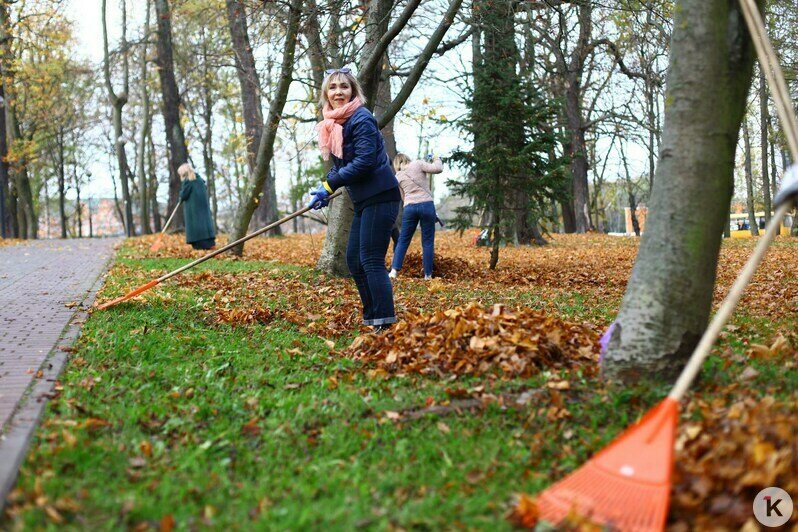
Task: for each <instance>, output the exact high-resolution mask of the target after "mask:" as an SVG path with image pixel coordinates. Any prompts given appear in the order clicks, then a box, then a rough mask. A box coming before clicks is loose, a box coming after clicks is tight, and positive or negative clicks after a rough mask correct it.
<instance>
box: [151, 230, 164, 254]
mask: <svg viewBox="0 0 798 532" xmlns="http://www.w3.org/2000/svg"><path fill="white" fill-rule="evenodd" d="M162 245H163V233H158V236H157V237H156V238H155V242H153V243H152V245H151V246H150V251H152V252H153V253H155V252H156V251H158V250H159V249H161V246H162Z"/></svg>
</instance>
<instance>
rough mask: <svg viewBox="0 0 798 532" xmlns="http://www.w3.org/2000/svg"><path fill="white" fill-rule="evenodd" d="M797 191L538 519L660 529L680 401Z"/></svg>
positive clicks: (792, 187) (749, 13) (788, 118)
mask: <svg viewBox="0 0 798 532" xmlns="http://www.w3.org/2000/svg"><path fill="white" fill-rule="evenodd" d="M740 5H741V7H742V11H743V16H744V18H745V21H746V23H747V25H748V30H749V32H750V34H751V37H752V40H753V42H754V46H755V48H756V51H757V54H758V56H759V62H760V64H761V65H762V69H763V70H764V71H765V73H766V76H767V78H768V84H769V86H770V89H771V92H772V93H773V96H774V99H775V100H776V102H777V105H776V107H777V110H778V111H779V118H780V119H781V123H782V124H784V132H785V135H786V137H787V140H788V144H789V145H790V151H791V152H792V157H793V160H794V161H795V160H798V124H796V119H795V114H794V112H792V104H791V103H790V101H789V99H788V97H787V95H788V94H789V93H788V92H787V90H786V84H785V82H784V75H783V74H782V72H781V67H780V66H779V64H778V59H777V58H776V55H775V53H774V52H773V49H772V46H771V45H770V41H769V39H768V37H767V34H766V33H765V26H764V22H763V21H762V18H761V16H760V14H759V11H758V9H757V6H756V4H755V3H754V1H753V0H740ZM790 175H794V174H790ZM796 188H797V187H796V183H795V182H790V181H789V180H788V179H784V182H783V183H782V189H781V192H780V193H779V194H778V196H783V198H782V199H781V201H782V203H781V204H780V205H779V206H778V208H777V209H776V213H775V215H774V216H773V218H772V219H771V220H770V222H769V224H768V227H767V230H766V232H765V235H764V236H763V237H762V239H761V240H760V241H759V242H758V244H757V246H756V248H755V249H754V252H753V254H752V255H751V257H750V258H749V259H748V262H747V263H746V265H745V268H743V271H742V272H740V275H739V276H738V277H737V280H736V281H735V282H734V285H733V286H732V287H731V290H729V293H728V295H727V296H726V299H724V300H723V304H722V305H721V306H720V308H719V309H718V312H717V314H716V315H715V317H714V318H713V319H712V322H711V323H710V324H709V327H707V330H706V331H705V332H704V335H703V336H702V337H701V341H700V342H699V343H698V346H696V348H695V351H693V354H692V355H691V357H690V360H689V361H688V362H687V365H686V366H685V368H684V370H682V373H681V375H679V379H678V380H677V381H676V384H675V385H674V386H673V389H672V390H671V392H670V393H669V394H668V397H666V398H665V399H664V400H663V401H662V402H660V403H659V404H658V405H657V406H655V407H654V408H652V409H651V410H649V412H648V413H647V414H646V415H645V416H643V418H642V419H641V420H640V421H639V422H638V423H637V424H636V425H633V426H632V427H630V428H629V429H627V430H626V431H624V432H623V433H622V434H621V435H620V436H619V437H618V438H616V439H615V440H614V441H613V442H612V443H610V445H609V446H607V447H606V448H604V449H603V450H602V451H600V452H599V453H598V454H597V455H596V456H594V457H593V458H591V459H590V460H589V461H588V462H587V463H586V464H585V465H583V466H582V467H581V468H580V469H577V470H576V471H574V472H573V473H571V474H570V475H569V476H567V477H565V478H564V479H563V480H561V481H559V482H557V483H556V484H554V485H553V486H551V487H549V488H548V489H546V490H545V491H543V492H542V493H540V494H539V495H538V500H537V502H538V510H539V512H540V514H539V515H540V518H541V519H544V520H546V521H550V522H553V523H559V522H561V521H562V520H563V519H565V518H566V517H568V516H569V515H572V514H575V515H579V516H583V517H586V518H588V519H590V520H592V521H594V522H596V523H599V524H603V525H610V526H611V527H613V528H617V529H618V530H624V531H626V530H633V531H649V530H663V529H664V528H665V522H666V519H667V517H668V506H669V502H670V492H671V471H672V469H673V444H674V436H675V432H676V424H677V422H678V419H679V401H680V400H681V399H682V397H683V396H684V394H685V393H686V392H687V388H688V387H689V386H690V384H691V383H692V382H693V380H694V379H695V377H696V375H698V372H699V371H700V369H701V365H702V364H703V362H704V360H705V359H706V357H707V356H708V355H709V352H710V349H711V348H712V344H714V343H715V340H717V338H718V336H719V335H720V332H721V329H722V328H723V326H724V325H725V324H726V322H727V321H728V320H729V318H730V317H731V314H732V312H734V309H735V307H736V306H737V303H738V302H739V301H740V298H741V297H742V293H743V290H744V289H745V287H746V286H747V285H748V282H749V281H750V280H751V277H753V275H754V272H755V271H756V268H757V266H758V265H759V263H760V262H761V261H762V259H763V258H764V256H765V252H766V251H767V249H768V247H769V246H770V243H771V242H772V241H773V239H774V238H775V237H776V235H777V234H779V230H780V226H781V220H782V218H783V217H784V215H785V214H787V211H788V210H789V209H791V208H792V207H793V206H794V205H795V203H796ZM778 196H777V197H778Z"/></svg>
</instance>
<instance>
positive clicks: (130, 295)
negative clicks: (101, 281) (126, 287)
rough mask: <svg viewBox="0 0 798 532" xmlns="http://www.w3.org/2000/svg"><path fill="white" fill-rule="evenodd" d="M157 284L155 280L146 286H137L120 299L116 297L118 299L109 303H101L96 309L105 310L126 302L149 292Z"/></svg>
mask: <svg viewBox="0 0 798 532" xmlns="http://www.w3.org/2000/svg"><path fill="white" fill-rule="evenodd" d="M158 282H159V281H158V280H157V279H155V280H153V281H150V282H149V283H147V284H143V285H141V286H139V287H138V288H136V289H135V290H131V291H130V292H128V293H127V294H125V295H123V296H122V297H118V298H116V299H113V300H111V301H107V302H105V303H103V304H102V305H98V306H97V308H98V309H99V310H105V309H107V308H108V307H113V306H114V305H118V304H119V303H122V302H123V301H127V300H128V299H132V298H134V297H136V296H137V295H139V294H140V293H142V292H145V291H147V290H149V289H150V288H152V287H153V286H155V285H157V284H158Z"/></svg>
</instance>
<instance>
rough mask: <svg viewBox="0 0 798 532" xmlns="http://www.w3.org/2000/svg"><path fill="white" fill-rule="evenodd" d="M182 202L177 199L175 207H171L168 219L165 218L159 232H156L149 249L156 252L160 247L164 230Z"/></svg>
mask: <svg viewBox="0 0 798 532" xmlns="http://www.w3.org/2000/svg"><path fill="white" fill-rule="evenodd" d="M182 203H183V200H180V201H178V202H177V205H175V208H174V209H172V214H170V215H169V219H168V220H166V225H164V226H163V229H161V232H160V233H158V236H157V237H156V238H155V242H153V243H152V245H151V246H150V251H152V252H156V251H158V250H159V249H161V244H162V242H163V235H165V234H166V230H167V229H169V224H170V223H172V218H174V217H175V214H177V209H178V208H179V207H180V205H181V204H182Z"/></svg>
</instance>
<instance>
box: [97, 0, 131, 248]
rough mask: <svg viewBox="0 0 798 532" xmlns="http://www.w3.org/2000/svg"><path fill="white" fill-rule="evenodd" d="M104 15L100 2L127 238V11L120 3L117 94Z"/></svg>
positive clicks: (129, 200) (104, 57) (128, 209)
mask: <svg viewBox="0 0 798 532" xmlns="http://www.w3.org/2000/svg"><path fill="white" fill-rule="evenodd" d="M105 13H106V0H103V2H102V26H103V74H104V76H105V88H106V91H107V92H108V99H109V101H110V103H111V108H112V113H111V114H112V120H113V127H114V137H113V142H114V150H115V152H116V162H117V167H118V170H119V183H120V185H121V186H122V201H123V203H124V213H123V216H122V225H123V226H124V228H125V234H126V235H127V236H133V235H134V234H135V228H134V227H133V205H132V202H131V198H130V189H129V187H128V176H129V174H130V168H129V167H128V164H127V153H126V152H125V142H126V141H125V136H124V132H123V129H122V110H123V109H124V107H125V104H127V98H128V87H129V85H128V59H127V40H126V36H125V30H126V26H127V11H126V9H125V2H122V42H121V46H120V47H121V52H122V72H123V82H122V91H121V92H119V93H118V94H117V93H116V91H115V90H114V88H113V85H112V84H111V66H110V54H109V52H108V28H107V24H106V20H105V18H106V17H105Z"/></svg>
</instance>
